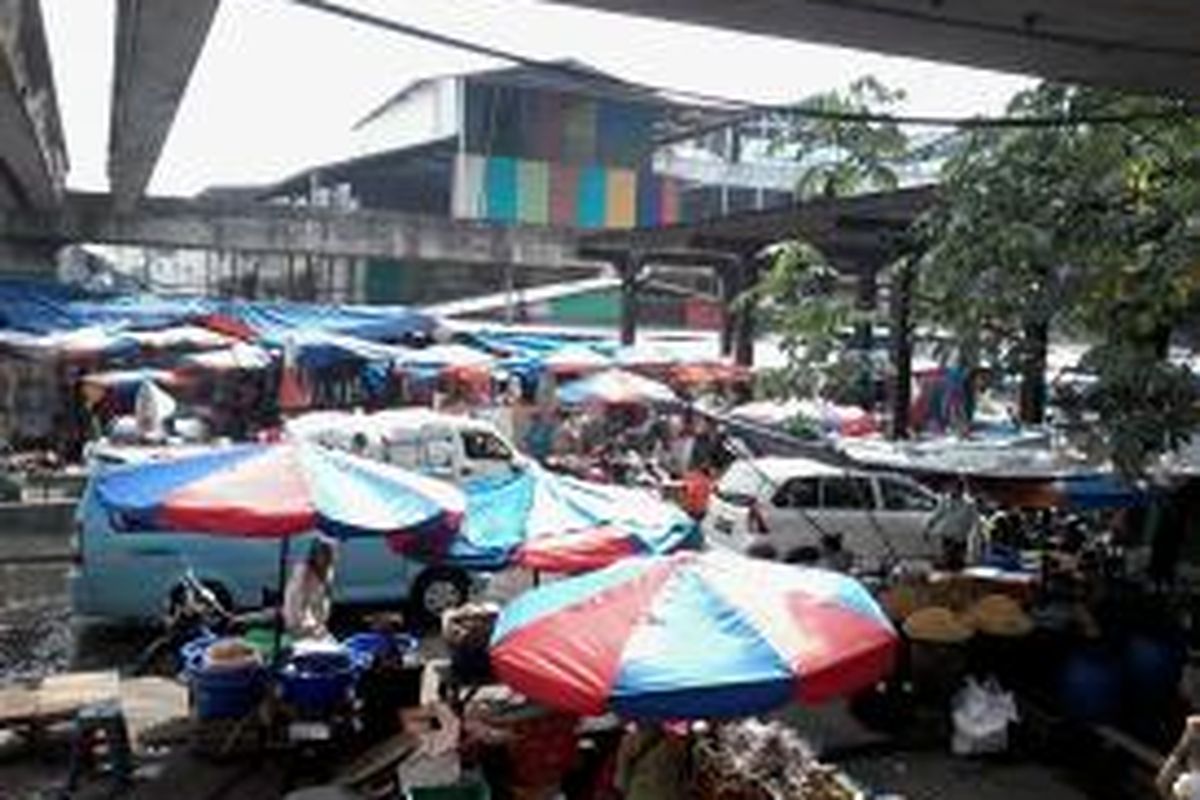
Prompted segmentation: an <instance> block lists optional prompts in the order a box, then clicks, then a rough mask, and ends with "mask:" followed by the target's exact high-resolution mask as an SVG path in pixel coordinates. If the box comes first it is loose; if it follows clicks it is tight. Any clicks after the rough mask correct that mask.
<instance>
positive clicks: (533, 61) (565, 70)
mask: <svg viewBox="0 0 1200 800" xmlns="http://www.w3.org/2000/svg"><path fill="white" fill-rule="evenodd" d="M291 2H292V3H294V4H295V5H298V6H303V7H305V8H309V9H312V10H314V11H319V12H323V13H326V14H330V15H333V16H337V17H341V18H343V19H347V20H350V21H352V22H356V23H359V24H362V25H367V26H370V27H373V28H379V29H383V30H388V31H391V32H393V33H397V34H400V35H403V36H408V37H411V38H414V39H420V40H422V41H427V42H432V43H434V44H438V45H441V46H443V47H449V48H452V49H455V50H461V51H464V52H468V53H473V54H475V55H479V56H484V57H486V58H492V59H496V60H499V61H507V62H509V63H511V64H516V65H518V66H522V67H527V68H530V69H534V70H538V71H540V72H543V73H548V74H556V75H558V76H560V77H566V78H570V79H573V80H576V81H578V82H580V83H585V84H592V85H595V84H596V83H597V82H598V81H604V82H606V83H616V84H619V85H621V86H622V87H623V88H625V89H626V90H627V91H629V92H631V93H635V94H643V95H645V96H646V97H647V99H651V100H654V101H657V102H661V101H662V100H663V99H664V98H665V97H667V96H674V97H678V98H681V99H682V98H687V99H690V100H691V101H693V102H696V103H700V104H705V105H709V106H714V107H717V110H724V111H728V112H730V113H731V114H734V115H746V116H751V115H768V114H773V115H787V116H792V117H796V118H802V119H817V120H828V121H832V122H860V123H891V124H896V125H910V126H914V127H930V128H960V129H981V128H1060V127H1074V126H1078V125H1125V124H1129V123H1133V122H1144V121H1154V120H1169V119H1179V118H1181V117H1186V116H1192V115H1195V114H1196V113H1197V110H1196V109H1193V108H1190V107H1183V106H1180V107H1177V108H1172V109H1164V110H1160V111H1144V112H1135V113H1127V114H1080V115H1069V116H1068V115H1058V116H1007V115H1006V116H972V117H943V116H930V115H906V114H887V113H880V112H873V111H847V110H841V109H827V108H817V107H813V106H808V105H804V104H773V103H754V102H750V101H746V100H739V99H734V98H730V97H724V96H721V95H717V94H710V93H708V92H697V91H692V90H688V89H675V88H671V87H666V86H655V85H653V84H648V83H641V82H637V81H630V80H625V79H623V78H619V77H614V76H610V75H602V74H600V73H597V72H595V71H593V70H590V69H588V68H586V67H584V66H581V65H578V64H572V63H570V62H563V61H545V60H542V59H538V58H533V57H531V56H527V55H524V54H522V53H516V52H513V51H511V50H505V49H502V48H499V47H493V46H491V45H486V44H480V43H478V42H472V41H470V40H467V39H462V38H459V37H457V36H451V35H449V34H445V33H439V32H437V31H433V30H429V29H428V28H422V27H420V26H417V25H411V24H409V23H406V22H400V21H398V20H394V19H389V18H387V17H381V16H378V15H376V14H370V13H367V12H365V11H359V10H358V9H354V8H349V7H347V6H344V5H340V4H338V3H333V2H329V0H291ZM734 121H736V120H731V122H734Z"/></svg>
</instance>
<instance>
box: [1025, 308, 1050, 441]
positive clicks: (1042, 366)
mask: <svg viewBox="0 0 1200 800" xmlns="http://www.w3.org/2000/svg"><path fill="white" fill-rule="evenodd" d="M1049 341H1050V325H1049V323H1047V322H1044V321H1036V322H1029V323H1026V325H1025V328H1024V335H1023V339H1022V342H1021V403H1020V411H1019V413H1020V417H1021V422H1022V423H1023V424H1025V425H1041V424H1042V423H1043V422H1045V421H1046V351H1047V349H1048V347H1049Z"/></svg>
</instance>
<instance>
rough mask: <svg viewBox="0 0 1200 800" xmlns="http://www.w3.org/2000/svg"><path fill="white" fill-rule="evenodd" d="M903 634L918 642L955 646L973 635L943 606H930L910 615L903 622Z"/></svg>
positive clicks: (964, 624)
mask: <svg viewBox="0 0 1200 800" xmlns="http://www.w3.org/2000/svg"><path fill="white" fill-rule="evenodd" d="M904 633H905V634H907V636H908V638H910V639H912V640H914V641H918V642H935V643H938V644H955V643H958V642H965V641H966V640H967V639H970V638H971V636H972V635H973V634H974V630H973V629H972V628H971V626H970V625H969V624H967V623H966V622H964V621H963V620H962V618H960V617H959V616H958V615H957V614H955V613H954V612H953V611H951V610H950V609H948V608H945V607H943V606H931V607H929V608H923V609H921V610H920V611H917V612H914V613H913V614H910V615H909V617H908V619H906V620H905V621H904Z"/></svg>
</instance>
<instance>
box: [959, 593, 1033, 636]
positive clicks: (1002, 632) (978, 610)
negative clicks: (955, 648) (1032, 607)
mask: <svg viewBox="0 0 1200 800" xmlns="http://www.w3.org/2000/svg"><path fill="white" fill-rule="evenodd" d="M967 616H968V618H969V619H970V620H971V624H972V625H974V626H975V629H976V630H978V631H979V632H980V633H986V634H989V635H991V636H1025V635H1027V634H1028V633H1029V632H1030V631H1032V630H1033V620H1032V619H1030V618H1029V615H1028V614H1026V613H1025V611H1024V610H1023V609H1022V608H1021V606H1020V604H1019V603H1017V601H1016V600H1013V599H1012V598H1011V597H1009V596H1008V595H1005V594H989V595H986V596H985V597H983V598H981V599H980V600H979V601H978V602H976V603H975V605H973V606H971V609H970V610H969V611H968V612H967Z"/></svg>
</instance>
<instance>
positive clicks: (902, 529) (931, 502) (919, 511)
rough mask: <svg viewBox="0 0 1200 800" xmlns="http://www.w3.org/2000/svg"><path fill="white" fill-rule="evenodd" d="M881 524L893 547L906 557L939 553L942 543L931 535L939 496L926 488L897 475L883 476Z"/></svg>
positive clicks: (880, 509) (880, 478) (880, 486)
mask: <svg viewBox="0 0 1200 800" xmlns="http://www.w3.org/2000/svg"><path fill="white" fill-rule="evenodd" d="M876 480H877V485H878V487H879V501H880V502H879V511H878V512H877V513H878V516H879V520H880V524H881V525H882V526H883V528H884V530H886V531H887V532H888V534H889V537H890V538H891V541H892V546H893V547H895V548H896V550H897V551H898V553H899V554H900V555H902V556H904V557H905V558H920V559H929V558H936V557H937V556H938V555H939V552H938V551H939V544H938V543H937V542H935V541H934V539H933V537H932V536H930V534H929V524H930V522H931V520H932V519H933V515H934V512H935V511H937V507H938V498H937V495H935V494H934V493H933V492H930V491H929V490H928V489H926V488H925V487H923V486H921V485H919V484H917V483H915V482H913V481H910V480H907V479H904V478H901V477H899V476H896V475H880V476H878V477H877V478H876Z"/></svg>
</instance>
